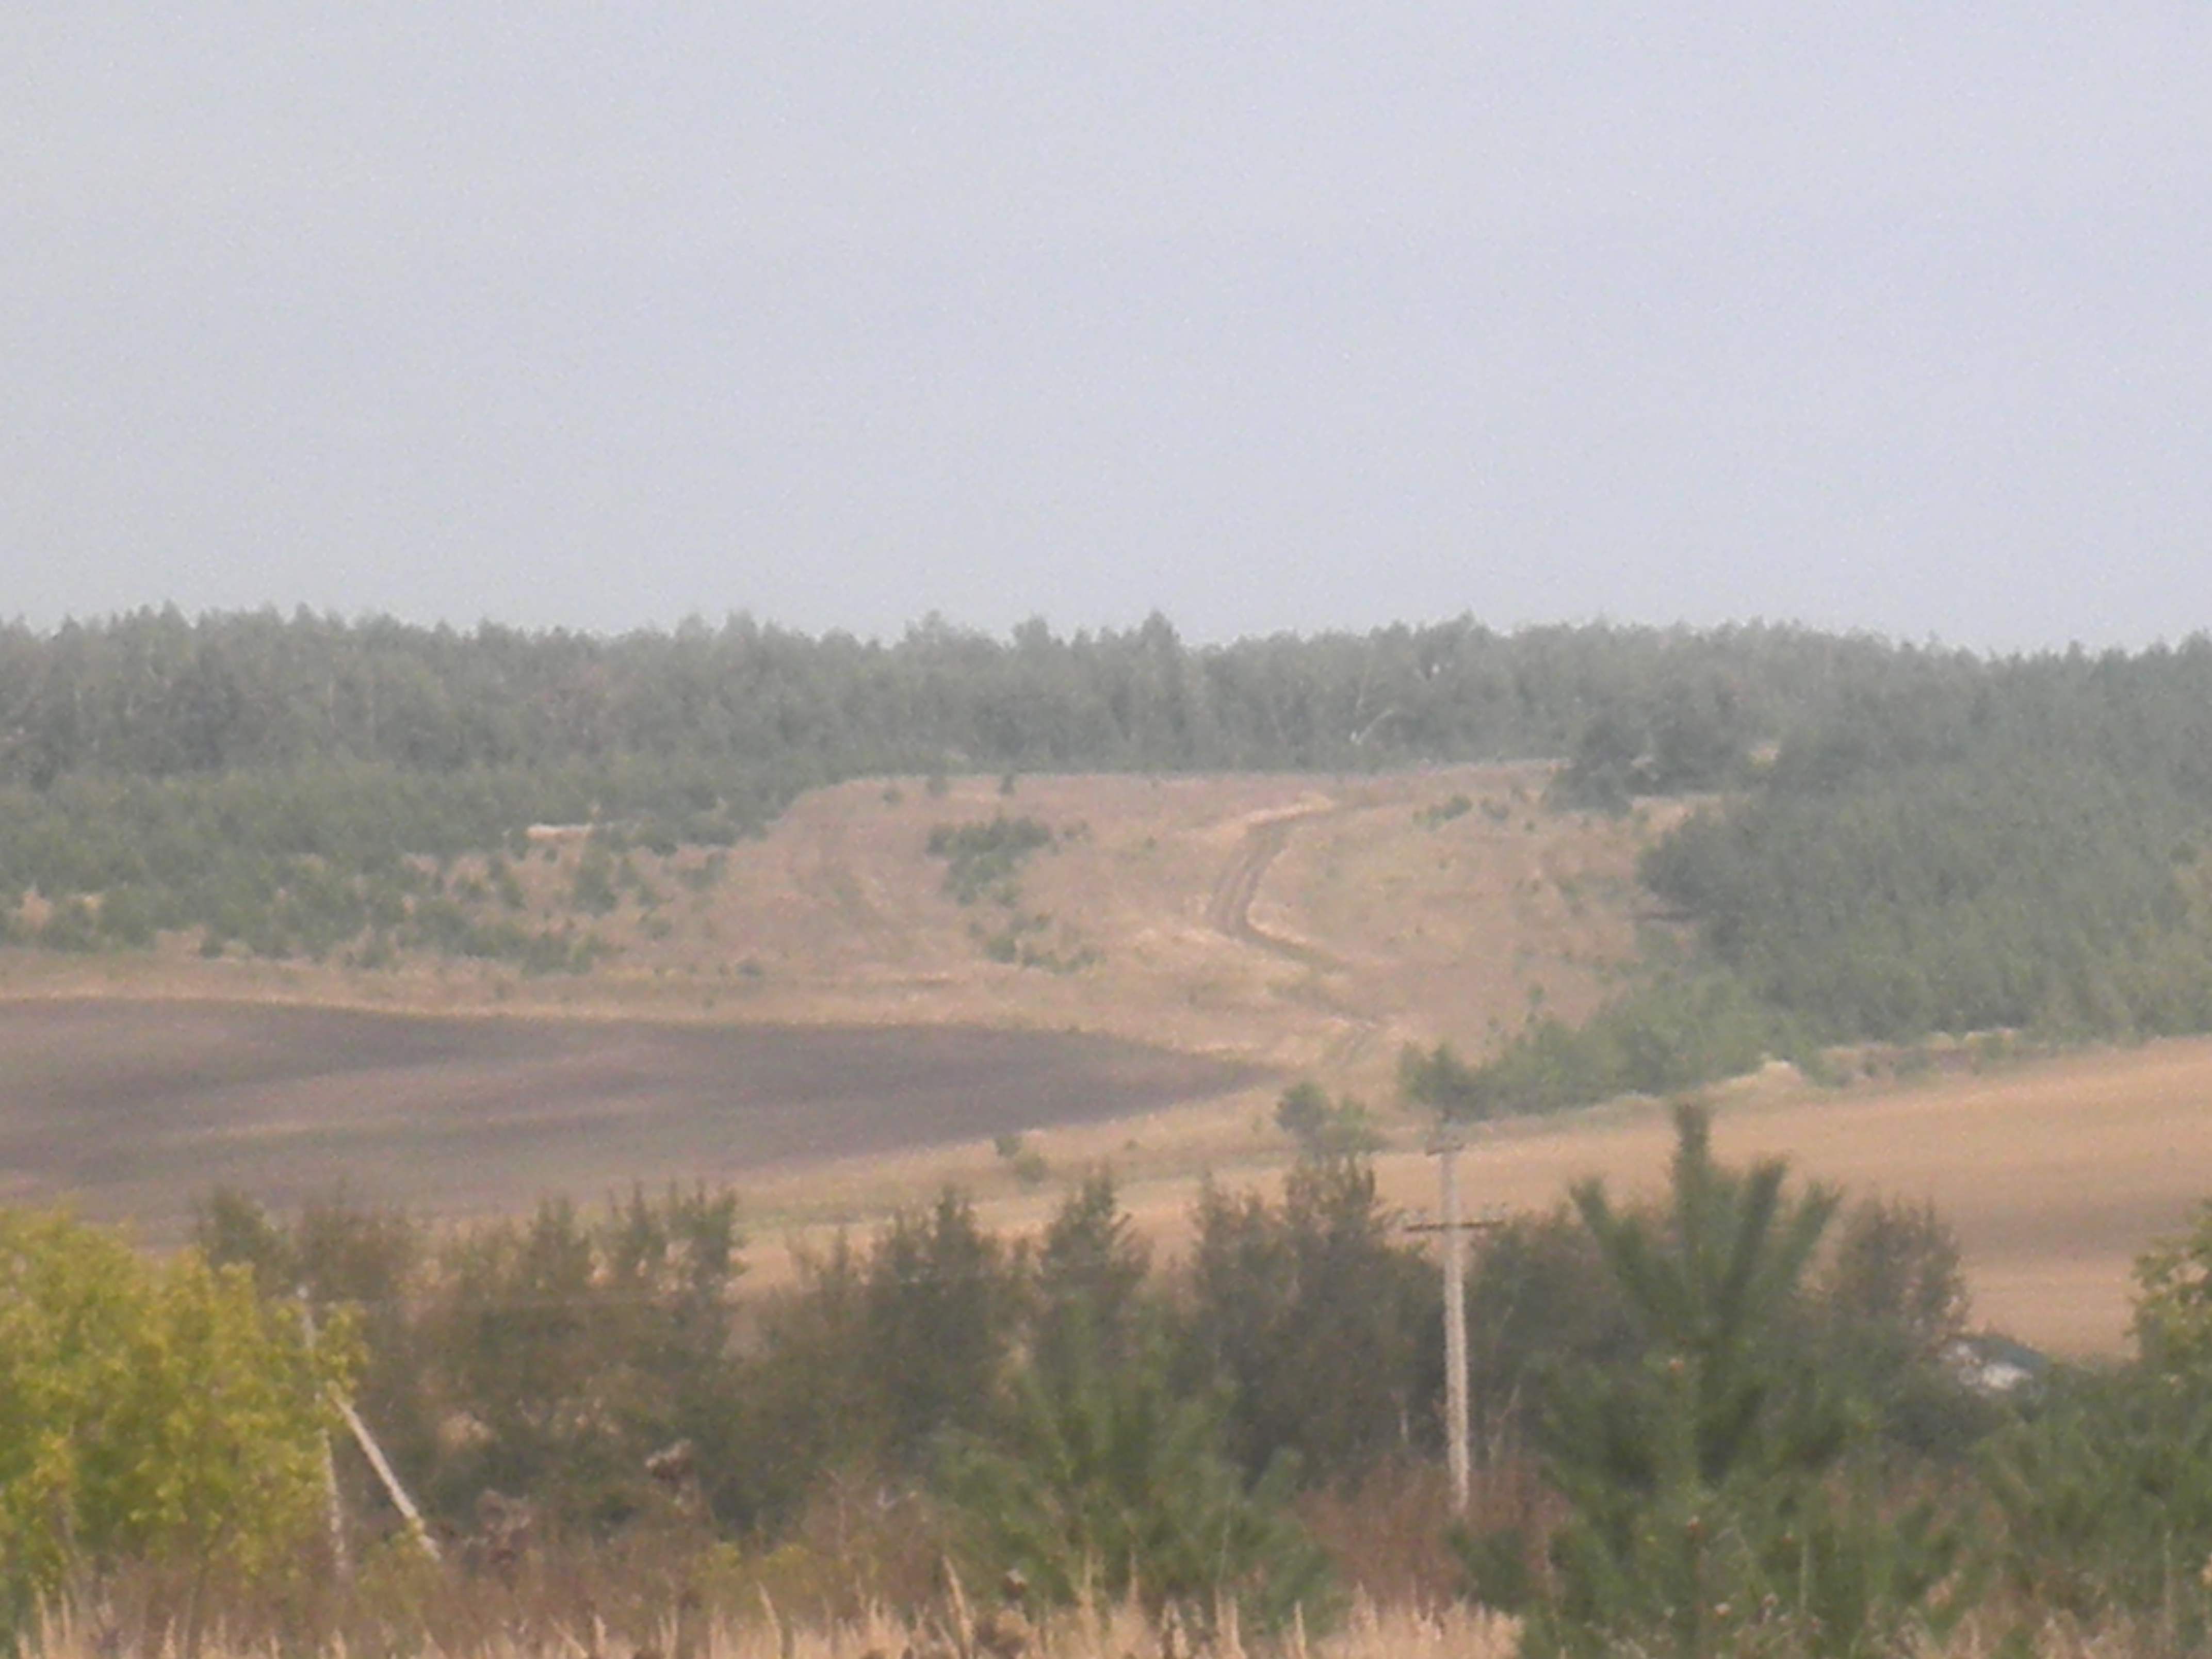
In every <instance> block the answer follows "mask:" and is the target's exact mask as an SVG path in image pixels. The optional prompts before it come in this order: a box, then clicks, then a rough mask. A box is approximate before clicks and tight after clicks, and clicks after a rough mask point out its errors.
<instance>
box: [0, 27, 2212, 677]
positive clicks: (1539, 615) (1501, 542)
mask: <svg viewBox="0 0 2212 1659" xmlns="http://www.w3.org/2000/svg"><path fill="white" fill-rule="evenodd" d="M0 574H4V577H5V580H4V582H0V617H9V616H15V617H23V618H25V619H27V620H28V621H30V622H32V623H35V624H37V625H40V626H50V625H52V624H53V623H56V622H58V621H59V620H60V619H61V618H62V617H64V616H65V615H77V616H89V615H98V614H105V613H106V612H109V611H115V610H119V609H127V608H133V607H136V606H138V605H146V604H160V603H162V602H165V601H171V600H173V601H174V602H175V603H177V604H179V605H182V606H183V607H185V609H186V610H187V611H199V610H203V609H210V608H218V609H235V608H241V607H254V606H259V605H277V606H279V607H281V608H283V609H286V610H289V609H290V608H291V607H293V606H294V605H302V604H304V605H308V606H310V607H313V608H315V609H318V610H325V609H328V610H335V611H340V612H343V613H346V614H352V613H355V612H358V611H390V612H392V613H395V614H398V615H399V616H402V617H409V618H413V619H421V620H429V619H444V620H447V621H452V622H454V623H463V624H467V623H474V622H476V621H477V620H478V619H480V618H483V617H491V618H495V619H498V620H501V621H507V622H513V623H524V624H528V625H544V624H562V625H568V626H580V627H588V628H592V629H623V628H629V627H633V626H638V625H641V624H647V623H674V622H676V621H678V620H679V619H681V618H682V617H684V616H685V615H686V614H689V613H692V612H697V613H700V614H702V615H705V616H707V617H710V618H719V617H720V616H721V615H723V614H724V613H725V612H726V611H732V610H750V611H752V612H753V613H754V614H755V615H757V616H758V617H761V618H762V619H763V620H771V621H777V622H781V623H787V624H790V625H792V626H795V627H799V628H803V629H808V630H810V631H812V630H820V629H828V628H833V627H842V628H848V629H854V630H855V631H858V632H861V633H869V634H896V633H897V632H898V631H899V630H900V629H902V627H903V626H904V625H905V624H906V623H908V622H910V621H912V620H914V619H915V618H917V617H921V615H922V614H923V613H925V612H927V611H932V610H935V611H941V612H943V613H944V614H945V616H946V617H948V618H950V619H951V620H953V621H956V622H960V623H969V624H973V625H975V626H978V627H982V628H987V629H993V630H999V629H1004V628H1006V627H1007V626H1010V625H1011V624H1012V623H1014V622H1016V621H1018V620H1019V619H1021V618H1023V617H1027V616H1030V615H1042V616H1043V617H1046V618H1048V620H1049V621H1050V622H1051V623H1053V624H1054V627H1055V628H1057V629H1063V630H1066V629H1073V628H1076V627H1082V626H1097V625H1121V624H1125V623H1132V622H1134V621H1136V620H1137V619H1139V617H1142V616H1143V615H1144V614H1145V612H1146V611H1149V610H1150V609H1152V608H1153V607H1154V606H1158V607H1160V608H1162V609H1164V610H1165V611H1167V612H1168V613H1169V614H1170V616H1172V617H1175V618H1176V620H1177V621H1178V623H1181V625H1182V628H1183V629H1184V631H1185V633H1186V635H1188V636H1189V637H1192V638H1194V639H1200V640H1211V639H1223V638H1228V637H1233V636H1236V635H1243V634H1250V633H1261V632H1270V631H1273V630H1276V629H1302V630H1310V629H1320V628H1324V627H1335V626H1344V627H1364V626H1367V625H1370V624H1371V623H1377V622H1382V621H1387V620H1390V619H1394V618H1405V619H1423V618H1432V617H1443V616H1451V615H1456V614H1458V613H1460V612H1462V611H1472V612H1473V613H1474V614H1475V615H1476V616H1478V617H1481V618H1482V619H1484V620H1486V621H1488V622H1491V623H1493V624H1496V625H1499V626H1511V625H1516V624H1519V623H1527V622H1531V621H1552V620H1580V619H1588V618H1592V617H1601V616H1603V617H1612V618H1614V619H1616V620H1632V621H1653V622H1671V621H1675V620H1688V621H1692V622H1699V623H1707V622H1715V621H1720V620H1723V619H1731V618H1751V617H1767V618H1771V619H1784V618H1790V619H1796V620H1802V621H1804V622H1808V623H1814V624H1816V625H1820V626H1824V627H1838V628H1864V629H1876V630H1880V631H1881V632H1885V633H1889V634H1893V635H1903V636H1907V637H1911V638H1921V637H1926V636H1929V635H1934V636H1936V637H1940V638H1942V639H1944V640H1946V641H1952V642H1954V643H1960V644H1966V645H1972V646H1978V647H1996V648H2014V647H2037V646H2042V645H2059V644H2063V643H2065V642H2067V641H2069V640H2075V639H2079V640H2081V641H2087V642H2090V643H2093V644H2102V643H2124V644H2131V645H2132V644H2140V643H2143V642H2146V641H2150V640H2153V639H2156V638H2160V637H2166V638H2172V637H2179V635H2183V634H2185V633H2189V632H2191V631H2194V630H2197V629H2203V628H2206V627H2212V7H2208V6H2207V5H2205V4H2204V3H2203V0H2189V3H2183V0H2172V3H2150V0H2100V3H2096V4H2086V3H2083V4H2074V5H2057V4H2038V3H2033V0H2005V3H2002V4H1998V3H1986V4H1977V3H1960V4H1950V3H1941V0H1939V3H1932V4H1931V3H1929V0H1912V3H1886V0H1852V3H1850V4H1830V3H1820V0H1810V3H1797V4H1793V5H1786V6H1778V5H1765V4H1752V3H1748V0H1747V3H1742V4H1723V3H1717V0H1677V3H1674V4H1671V5H1665V6H1652V5H1650V4H1638V5H1630V4H1617V5H1595V4H1586V3H1577V0H1541V3H1538V0H1528V3H1521V4H1512V5H1490V4H1483V3H1480V0H1460V3H1413V0H1358V3H1356V4H1346V3H1343V0H1337V3H1333V4H1329V5H1326V6H1323V5H1313V4H1304V3H1297V0H1269V3H1267V4H1259V3H1245V0H1238V3H1225V4H1218V5H1206V4H1202V3H1201V4H1196V5H1194V4H1192V3H1190V0H1178V3H1176V4H1172V5H1153V4H1149V3H1143V0H1120V3H1116V4H1113V5H1103V4H1101V5H1081V6H1071V5H1054V4H1051V3H1047V0H1030V3H1026V4H1006V5H1002V6H984V5H961V4H951V3H947V4H936V3H930V0H900V3H883V4H871V5H836V4H829V3H817V4H812V5H787V4H776V3H750V4H749V3H735V4H723V5H715V6H705V5H702V6H678V5H672V4H664V5H658V6H653V7H635V8H617V7H612V6H592V7H580V6H556V5H550V4H546V5H532V6H500V7H495V6H491V5H487V4H478V3H472V0H447V3H445V4H441V5H436V6H431V5H418V4H375V3H356V4H350V5H335V4H330V5H317V4H310V5H305V6H302V5H276V4H268V5H263V6H251V7H249V6H222V5H215V4H209V5H183V6H170V5H155V4H153V3H144V0H142V3H137V4H127V3H126V4H119V5H100V4H96V3H84V4H69V5H21V6H15V7H10V8H8V9H7V15H6V17H5V18H4V20H0Z"/></svg>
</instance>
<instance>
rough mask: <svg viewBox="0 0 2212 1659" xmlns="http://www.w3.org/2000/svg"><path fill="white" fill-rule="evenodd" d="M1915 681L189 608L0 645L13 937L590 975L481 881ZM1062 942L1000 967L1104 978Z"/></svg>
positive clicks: (582, 882)
mask: <svg viewBox="0 0 2212 1659" xmlns="http://www.w3.org/2000/svg"><path fill="white" fill-rule="evenodd" d="M1887 654H1888V653H1887V652H1886V651H1885V650H1884V649H1883V648H1881V647H1876V646H1874V645H1870V644H1867V643H1863V642H1858V641H1836V640H1830V639H1823V638H1821V637H1820V636H1817V635H1808V634H1802V633H1798V632H1793V631H1790V630H1786V629H1740V630H1732V631H1729V632H1725V633H1721V634H1714V635H1690V634H1686V633H1681V632H1674V633H1662V632H1657V631H1653V630H1631V629H1602V628H1591V629H1532V630H1528V631H1526V632H1523V633H1520V634H1516V635H1498V634H1495V633H1492V631H1490V630H1489V629H1484V628H1482V627H1480V626H1479V625H1477V624H1475V623H1473V622H1470V621H1464V620H1463V621H1460V622H1454V623H1443V624H1438V625H1435V626H1431V627H1425V628H1407V627H1398V628H1390V629H1380V630H1377V631H1376V632H1374V633H1371V634H1368V635H1322V636H1318V637H1316V638H1312V639H1291V638H1278V639H1271V640H1261V641H1244V642H1241V643H1239V644H1237V645H1233V646H1227V647H1207V648H1196V649H1194V648H1190V647H1186V646H1185V645H1184V644H1183V643H1182V641H1181V640H1180V639H1179V638H1178V637H1177V636H1176V631H1175V629H1173V628H1172V627H1171V626H1170V624H1169V623H1167V622H1166V620H1165V619H1164V618H1162V617H1153V618H1152V619H1151V620H1149V621H1147V622H1146V623H1145V624H1144V625H1143V626H1142V627H1140V628H1138V629H1132V630H1129V631H1127V632H1121V633H1116V632H1103V633H1097V634H1089V633H1084V634H1078V635H1073V636H1072V637H1066V638H1062V637H1056V636H1054V635H1053V634H1052V633H1051V632H1050V631H1049V630H1048V629H1046V628H1045V627H1044V626H1043V625H1042V623H1030V624H1026V625H1024V627H1022V628H1020V629H1017V630H1016V631H1015V633H1014V635H1013V636H1012V638H1011V639H1010V640H1007V641H998V640H994V639H990V638H987V637H984V636H981V635H974V634H969V633H963V632H962V631H959V630H957V629H952V628H950V627H947V626H945V625H944V624H942V623H937V622H934V621H933V622H930V623H925V624H923V625H921V626H920V627H917V628H915V629H912V630H910V631H909V632H908V634H907V635H906V636H905V637H903V638H902V639H901V640H898V641H894V642H891V643H888V644H878V643H871V642H864V641H857V640H854V639H852V638H850V637H848V636H846V635H828V636H825V637H823V638H820V639H811V638H807V637H805V636H803V635H795V634H790V633H786V632H783V631H781V630H779V629H774V628H764V627H761V626H759V625H757V624H756V623H752V622H750V621H749V620H745V619H738V620H733V621H732V622H730V623H727V624H726V625H725V626H722V627H720V628H709V627H708V626H706V625H704V624H702V623H687V624H685V625H684V627H682V628H679V629H677V630H676V631H675V632H674V633H672V634H661V633H646V634H636V635H627V636H624V637H622V638H619V639H602V638H595V637H592V636H589V635H573V634H565V633H556V634H524V633H520V632H517V631H514V630H513V629H500V628H495V627H492V626H489V625H487V626H485V627H483V628H479V629H476V630H475V631H473V632H471V633H467V634H461V633H456V632H454V631H453V630H451V629H419V628H410V627H406V626H403V625H401V624H399V623H392V622H387V621H367V622H362V623H343V622H339V621H336V620H333V619H330V618H325V617H313V616H309V615H306V614H301V615H298V616H295V617H290V618H284V617H277V616H276V615H274V614H261V615H253V616H231V617H206V618H202V619H200V620H197V621H191V620H187V619H186V618H185V617H182V616H179V615H178V614H177V613H176V612H174V611H162V612H152V611H148V612H142V613H139V614H137V615H134V616H130V617H121V618H118V619H116V620H113V621H112V622H107V623H99V624H95V625H92V626H78V625H74V624H73V625H71V626H69V627H66V628H64V629H61V630H60V631H59V632H58V633H55V634H52V635H39V634H35V633H33V632H31V631H29V630H27V629H21V628H20V627H19V628H15V629H0V927H5V928H6V929H7V930H10V931H13V932H14V933H17V934H19V935H21V936H23V937H26V938H29V939H34V940H36V941H37V942H40V943H43V944H45V945H49V946H52V947H55V948H60V949H76V950H84V949H97V948H133V947H137V946H141V945H145V944H147V943H149V941H150V940H151V939H153V938H154V937H155V934H156V933H161V932H163V931H177V932H182V933H187V934H191V933H197V935H198V937H199V939H200V940H201V941H202V942H203V945H204V948H205V949H207V950H208V951H210V953H213V952H216V951H222V950H225V949H242V950H246V951H251V952H252V953H255V954H259V955H267V956H290V955H312V956H318V957H319V956H322V955H325V954H327V953H330V952H332V951H338V950H341V949H351V950H353V951H355V953H356V959H357V960H360V961H362V962H364V963H372V964H373V963H378V962H381V961H386V960H389V959H390V958H391V957H392V953H393V952H394V951H399V950H405V949H421V950H428V951H438V952H444V953H448V954H459V955H474V956H485V957H504V958H507V959H509V960H513V961H516V962H519V963H521V964H522V965H523V966H525V967H526V968H528V969H533V970H536V971H553V970H560V969H574V968H577V967H580V966H586V965H588V962H589V959H590V958H589V946H588V942H587V938H586V936H585V935H582V934H578V933H573V932H570V931H567V930H564V929H562V928H559V927H544V926H542V925H541V926H526V925H525V923H524V922H523V921H522V920H521V919H520V917H518V916H517V915H515V914H513V908H514V907H513V906H511V905H502V904H501V903H498V902H493V901H492V899H491V898H490V897H489V896H477V895H473V894H470V893H461V892H456V891H455V890H453V886H452V884H449V883H448V882H447V880H446V877H447V873H448V867H449V866H450V865H451V863H452V862H453V860H455V859H457V858H460V857H462V856H464V855H471V856H473V857H475V858H477V859H479V860H483V859H488V858H489V857H491V856H493V855H495V854H504V855H505V856H508V857H513V856H515V855H518V854H520V853H521V852H522V851H523V850H525V843H524V842H523V841H522V839H521V838H522V836H523V834H524V832H525V831H526V829H528V827H529V826H531V825H532V824H592V825H596V826H598V828H599V830H600V832H601V842H602V843H603V844H605V848H606V850H607V852H608V853H609V854H610V856H612V855H614V854H619V852H620V850H621V848H622V846H623V845H626V844H628V843H629V842H638V843H640V844H642V845H645V846H647V847H649V848H653V850H655V851H660V852H667V851H671V850H673V849H674V848H677V847H678V846H679V845H721V844H726V843H727V842H730V841H731V840H732V839H733V838H734V837H737V836H742V835H744V834H746V833H749V832H750V831H753V830H755V829H758V828H759V827H760V826H762V825H763V823H767V822H768V821H769V819H771V818H773V817H775V815H776V814H777V813H778V812H780V811H781V810H782V809H783V807H784V806H785V805H787V803H788V802H789V801H790V800H791V799H793V797H794V796H795V795H796V794H797V793H799V792H800V791H801V790H804V789H805V788H808V787H813V786H816V785H818V784H823V783H827V782H831V781H836V780H839V779H842V778H848V777H853V776H858V775H877V774H883V773H891V772H908V773H927V774H929V775H933V776H940V775H943V774H944V773H945V772H946V771H948V770H976V771H986V772H997V773H1001V774H1004V775H1007V776H1009V777H1011V776H1012V775H1013V774H1015V773H1018V772H1020V771H1024V770H1038V769H1062V770H1066V769H1103V770H1111V769H1152V770H1195V769H1231V768H1271V769H1318V768H1334V769H1358V770H1369V769H1376V768H1379V767H1383V766H1389V765H1397V764H1406V763H1417V762H1432V761H1443V760H1453V759H1468V758H1492V757H1502V756H1528V755H1550V754H1559V753H1562V752H1565V750H1567V749H1568V748H1569V747H1570V746H1571V744H1573V743H1574V742H1575V740H1576V738H1577V733H1578V732H1581V731H1582V730H1583V727H1584V726H1585V724H1586V723H1587V722H1588V721H1589V720H1590V719H1591V717H1592V715H1593V713H1594V711H1598V710H1601V709H1616V710H1632V709H1634V708H1639V707H1641V706H1643V705H1644V703H1645V702H1649V701H1650V700H1651V699H1652V698H1654V697H1659V698H1661V699H1662V700H1668V701H1670V702H1677V703H1680V704H1682V705H1683V706H1685V707H1692V708H1695V707H1705V706H1707V705H1709V704H1712V703H1714V702H1716V700H1717V699H1721V698H1722V693H1723V691H1725V694H1726V696H1725V698H1724V699H1723V700H1724V701H1725V702H1726V704H1727V706H1728V708H1729V709H1730V710H1732V711H1733V713H1732V714H1731V720H1730V724H1729V727H1728V735H1727V738H1726V741H1727V742H1728V743H1729V744H1735V742H1736V741H1737V739H1738V738H1739V737H1740V736H1741V734H1743V733H1750V732H1771V731H1775V730H1778V729H1779V728H1780V726H1782V725H1783V724H1784V723H1785V722H1786V720H1789V719H1790V718H1792V717H1794V716H1795V715H1796V714H1801V713H1802V712H1803V711H1806V710H1808V709H1810V708H1817V707H1820V706H1824V705H1825V704H1826V702H1828V701H1830V700H1832V698H1833V697H1834V696H1835V695H1836V694H1837V692H1838V689H1839V688H1841V687H1844V686H1849V685H1853V684H1863V683H1871V682H1873V681H1875V680H1876V679H1878V678H1879V677H1880V675H1881V672H1882V671H1883V665H1884V663H1885V660H1886V658H1887ZM1739 727H1740V728H1741V731H1740V732H1739V729H1738V728H1739ZM1014 822H1019V821H1018V820H1016V821H1014ZM958 850H959V849H957V848H948V849H947V851H948V854H951V853H952V852H957V851H958ZM1005 850H1006V852H1007V853H1008V854H1011V856H1012V858H1013V859H1014V860H1016V861H1018V857H1019V855H1020V850H1021V849H1013V848H1008V849H1005ZM607 873H608V872H606V871H605V870H604V869H602V870H599V871H597V872H595V874H594V875H592V876H587V875H586V874H585V873H584V872H579V879H578V883H577V889H576V891H575V893H574V906H573V909H574V915H576V916H577V917H578V918H580V919H582V920H584V921H586V922H587V921H588V920H589V918H591V917H592V916H594V915H599V914H603V913H604V912H605V910H606V909H608V908H611V902H612V901H613V899H614V896H615V890H614V889H613V888H612V887H611V886H610V884H608V882H607V881H606V880H605V879H603V878H604V877H605V876H606V875H607ZM955 882H956V886H957V887H958V888H959V890H961V891H962V892H963V896H977V895H980V894H981V891H982V890H983V887H976V886H974V884H969V883H967V882H965V881H964V880H963V878H961V877H960V876H959V874H958V872H957V871H956V872H955ZM483 885H485V886H486V887H487V888H488V889H489V888H492V887H495V886H496V876H495V874H494V876H493V877H492V878H491V879H489V880H487V881H484V882H483ZM988 885H989V883H988V881H985V882H984V884H983V886H984V887H987V886H988ZM971 888H972V893H971ZM33 894H35V895H36V896H37V899H38V901H39V902H36V903H33V904H28V905H26V904H24V903H23V902H22V901H23V900H24V898H25V896H27V895H33ZM1035 920H1036V919H1034V918H1016V921H1015V922H1014V923H1010V924H1009V925H1007V926H1006V927H1001V928H1000V929H999V930H998V932H997V933H994V934H993V935H992V938H993V939H996V940H997V941H998V943H997V945H995V947H994V948H995V949H996V950H997V951H999V953H1000V954H1002V955H1006V956H1007V957H1009V959H1023V958H1024V957H1025V956H1026V957H1031V958H1035V959H1036V963H1037V965H1041V966H1046V967H1069V966H1080V965H1082V957H1083V947H1082V945H1081V943H1080V942H1079V941H1068V940H1051V941H1048V940H1045V939H1038V938H1032V937H1030V935H1031V934H1032V933H1036V932H1038V929H1037V928H1036V926H1034V923H1035Z"/></svg>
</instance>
